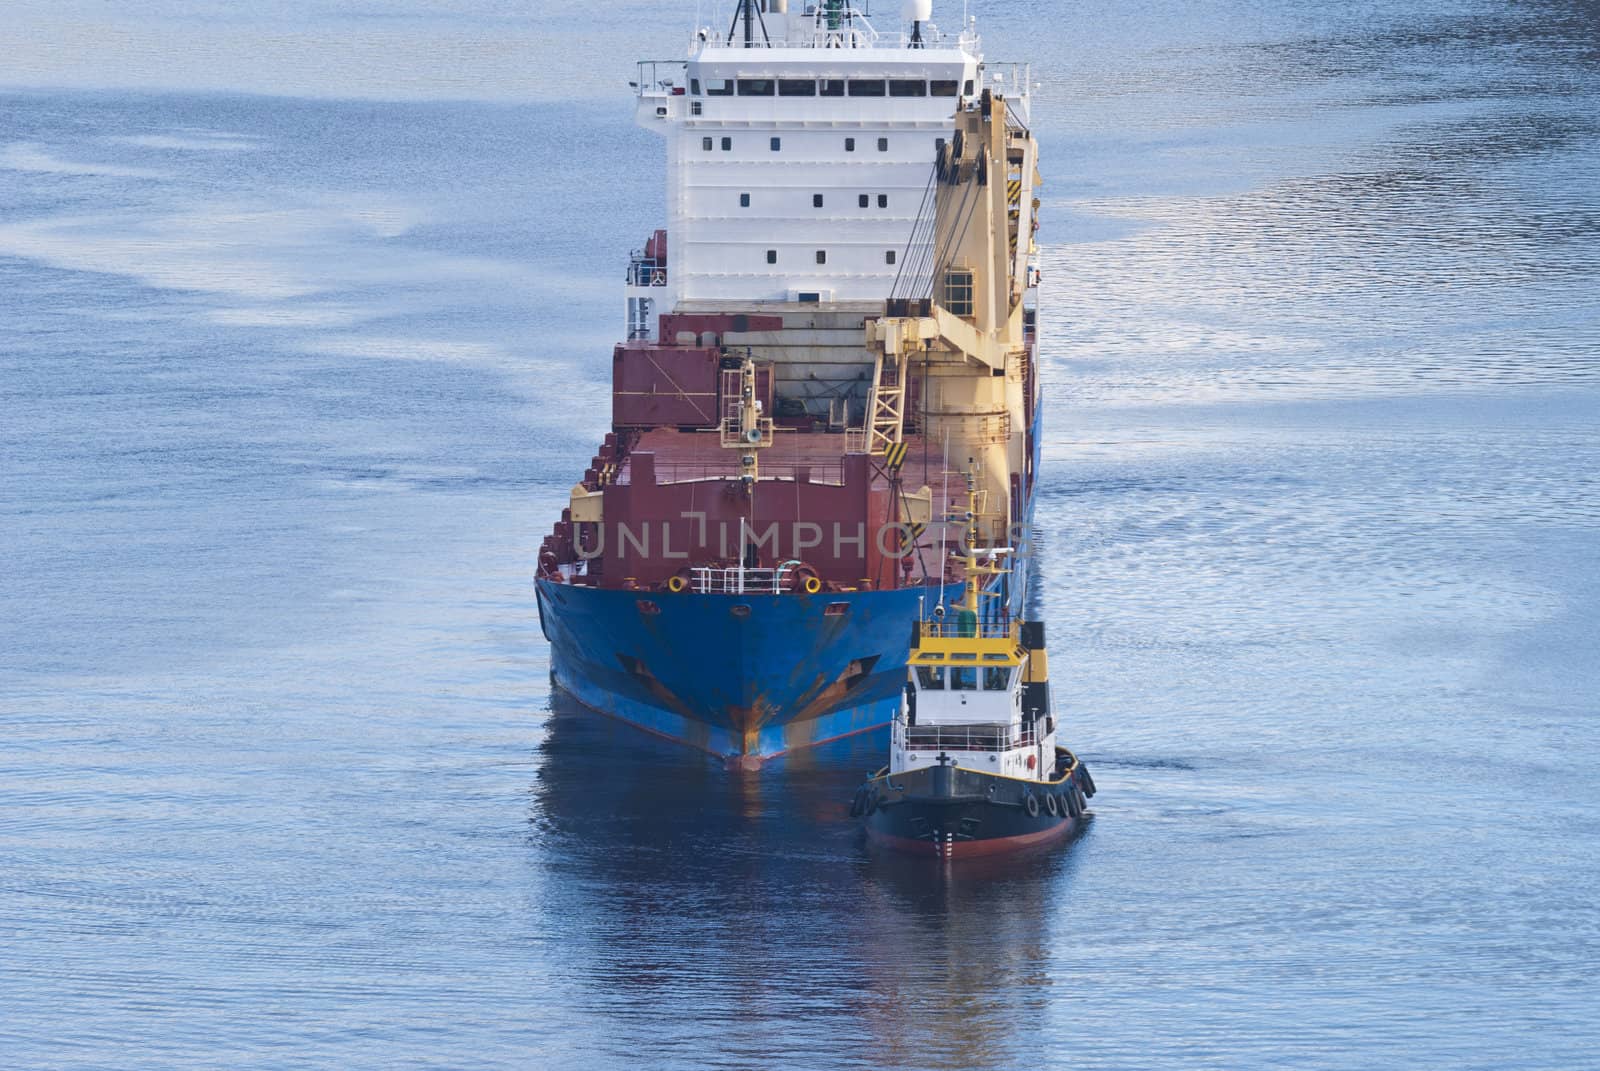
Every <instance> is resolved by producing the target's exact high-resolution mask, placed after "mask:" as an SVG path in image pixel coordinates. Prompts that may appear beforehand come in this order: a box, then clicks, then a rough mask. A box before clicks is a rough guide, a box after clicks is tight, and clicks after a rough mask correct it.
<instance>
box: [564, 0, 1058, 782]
mask: <svg viewBox="0 0 1600 1071" xmlns="http://www.w3.org/2000/svg"><path fill="white" fill-rule="evenodd" d="M931 7H932V5H931V3H929V2H928V0H913V2H911V3H908V4H907V5H906V7H905V9H904V11H903V12H902V14H903V16H904V18H903V20H902V21H901V22H900V23H898V24H897V25H896V26H894V27H893V28H889V27H882V26H875V25H874V24H873V23H872V21H871V20H870V19H869V17H868V14H867V13H866V12H865V11H863V10H861V8H860V7H859V6H858V5H856V4H852V3H849V2H847V0H818V2H814V3H807V4H805V5H804V6H803V7H802V6H801V5H800V4H793V5H791V4H789V3H786V2H785V0H743V2H740V3H738V4H736V5H734V6H733V8H732V10H731V12H730V13H729V15H730V18H729V21H728V23H727V25H726V26H725V27H723V26H721V25H720V24H719V25H713V26H702V27H700V28H698V29H696V30H695V31H693V34H692V36H691V40H690V44H689V50H688V54H687V59H678V60H647V61H643V62H641V63H640V64H639V65H638V71H639V74H638V78H637V80H636V81H635V82H634V83H633V88H634V91H635V98H636V105H635V106H636V119H637V121H638V122H639V123H640V124H642V125H643V126H644V127H645V128H647V129H649V130H653V131H656V132H657V133H659V134H660V135H661V136H662V137H663V139H664V140H665V143H666V159H665V167H664V171H665V182H666V219H665V220H664V223H665V226H663V227H662V228H661V229H659V230H656V231H655V232H654V233H653V234H652V235H650V236H649V237H648V239H647V240H646V241H645V242H644V243H643V245H642V247H641V248H639V249H638V250H636V251H635V252H634V254H633V255H632V256H631V258H630V261H629V264H628V267H627V275H626V281H625V286H624V296H625V309H626V323H625V327H626V338H625V340H624V341H622V342H620V343H619V344H618V345H617V346H616V347H615V349H614V351H613V353H612V397H611V401H612V408H611V427H610V430H609V431H608V432H606V433H605V434H604V436H603V441H602V442H601V443H600V446H599V449H598V450H597V451H596V453H595V455H594V458H593V460H592V462H591V464H590V466H589V468H588V471H586V472H585V473H584V474H583V478H582V480H581V481H579V482H578V483H577V484H576V485H575V486H574V487H573V488H572V490H571V495H570V501H569V502H568V504H567V506H566V508H564V509H563V510H562V513H561V517H560V519H559V521H558V522H556V523H555V525H554V527H553V529H552V531H551V532H550V534H549V535H548V536H547V537H546V538H545V539H544V541H543V543H542V545H541V546H540V548H539V552H538V565H537V577H536V586H537V599H538V611H539V619H540V624H541V628H542V629H543V632H544V635H545V637H546V638H547V639H548V641H549V643H550V645H551V652H552V657H551V666H552V674H553V677H554V679H555V682H556V684H557V685H558V686H559V687H561V688H563V689H564V690H566V691H567V692H569V693H570V694H571V695H572V696H573V697H574V698H576V699H577V700H578V701H579V702H581V703H582V704H584V705H585V706H587V707H590V708H592V709H594V710H597V711H600V712H602V713H604V714H609V715H612V716H615V717H617V718H621V719H623V720H625V721H628V722H630V723H632V724H634V725H636V726H638V727H640V728H641V729H644V730H647V731H650V732H654V733H658V734H662V735H665V736H668V737H671V738H673V739H675V740H678V741H681V742H683V743H685V744H688V745H691V746H694V747H698V748H701V749H704V750H706V751H708V752H711V753H713V754H715V755H718V756H722V757H724V758H727V759H729V760H731V761H733V762H735V763H738V764H743V765H745V766H751V767H753V766H758V765H759V764H760V762H761V760H763V759H765V758H770V757H772V756H775V755H779V754H782V753H784V752H787V751H791V750H794V749H797V748H804V747H808V746H811V745H814V744H817V743H820V742H822V741H825V740H830V739H833V738H836V737H840V736H845V735H848V734H851V733H855V732H860V731H863V730H867V729H872V728H876V727H880V726H883V725H885V724H887V723H889V722H890V721H891V720H892V719H893V718H894V717H895V715H896V713H897V712H898V711H899V709H900V703H901V689H902V684H903V682H904V680H905V674H906V658H907V654H908V651H909V648H910V640H911V635H912V626H913V624H914V623H915V622H916V621H917V620H918V619H919V618H920V617H921V616H922V615H923V614H925V613H926V612H929V610H930V608H933V607H938V606H942V605H945V604H947V603H951V602H953V601H954V600H955V599H956V598H958V597H960V594H961V591H962V586H961V585H962V583H963V580H964V575H965V573H964V562H965V558H964V557H963V555H962V554H961V553H957V552H956V547H957V545H958V543H959V541H960V540H961V539H963V538H965V537H966V535H965V534H966V533H967V532H969V531H971V532H975V533H977V538H978V539H980V540H981V541H982V542H983V543H984V544H986V545H992V546H1002V545H1003V546H1021V545H1023V544H1024V543H1025V541H1026V534H1027V529H1028V526H1029V524H1030V522H1031V515H1032V508H1033V496H1034V486H1035V481H1036V478H1037V471H1038V461H1039V420H1040V381H1039V375H1038V363H1037V358H1036V354H1037V344H1038V343H1037V339H1038V332H1037V322H1038V321H1037V294H1038V282H1039V274H1038V270H1037V268H1036V266H1035V264H1036V253H1037V247H1036V243H1035V238H1034V232H1035V230H1036V228H1037V222H1036V220H1037V209H1038V205H1039V201H1038V199H1037V192H1038V188H1039V183H1040V179H1039V173H1038V170H1037V145H1036V143H1035V140H1034V137H1033V134H1032V132H1031V130H1030V128H1029V111H1028V109H1029V93H1030V84H1029V81H1028V79H1029V72H1028V68H1027V67H1026V66H1025V65H1017V64H1011V65H999V64H993V63H989V62H987V61H986V60H985V59H984V58H983V54H982V51H981V47H980V39H979V37H978V34H977V31H976V25H975V22H974V21H973V20H970V19H968V20H967V21H965V22H964V23H963V24H962V25H961V26H960V27H959V29H958V30H956V31H954V32H948V31H942V30H940V29H939V27H938V26H937V25H936V24H935V23H934V22H933V21H932V11H931ZM969 463H970V467H971V469H972V471H973V472H974V473H975V474H976V475H975V479H976V488H975V491H976V494H975V507H974V508H973V509H972V510H971V512H972V513H973V516H972V517H971V518H970V519H969V518H967V517H966V516H965V514H966V513H967V512H968V510H967V507H966V503H965V500H964V498H963V499H962V501H960V502H957V501H955V500H953V499H951V498H950V492H951V481H952V477H954V479H955V480H956V482H957V484H958V485H959V484H961V481H962V479H963V477H962V472H963V471H964V470H965V469H966V468H967V467H968V465H969ZM953 469H954V471H952V470H953ZM952 522H953V523H952ZM1026 587H1027V575H1026V570H1025V569H1023V570H1017V571H1014V572H1007V573H1004V574H997V575H995V576H992V577H988V578H986V582H985V588H984V593H983V607H984V608H983V617H984V619H985V620H986V621H993V622H998V623H1004V622H1009V621H1010V620H1012V619H1013V618H1014V617H1015V616H1016V615H1017V614H1018V613H1019V611H1020V608H1021V606H1022V601H1023V599H1024V598H1025V595H1026Z"/></svg>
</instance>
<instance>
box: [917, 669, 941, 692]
mask: <svg viewBox="0 0 1600 1071" xmlns="http://www.w3.org/2000/svg"><path fill="white" fill-rule="evenodd" d="M917 685H918V687H920V688H921V689H922V690H923V691H924V692H942V691H944V670H943V669H942V668H940V667H938V666H918V667H917Z"/></svg>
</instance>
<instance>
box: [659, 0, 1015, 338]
mask: <svg viewBox="0 0 1600 1071" xmlns="http://www.w3.org/2000/svg"><path fill="white" fill-rule="evenodd" d="M931 6H932V5H931V4H925V5H923V8H924V10H912V11H911V12H910V13H911V14H922V15H928V14H930V12H929V11H927V10H925V9H926V8H931ZM807 7H808V9H807V10H806V11H805V12H804V13H801V12H795V11H790V10H788V5H787V4H786V3H784V2H783V0H762V2H759V3H758V2H757V0H748V2H745V3H741V4H739V5H737V10H736V12H735V14H734V17H733V19H732V22H731V24H730V25H729V26H728V27H727V29H726V30H725V31H723V30H720V29H719V28H717V27H710V26H708V27H702V28H700V29H699V30H698V31H696V33H695V35H694V39H693V41H692V43H691V48H690V54H689V57H688V59H686V60H674V61H663V60H652V61H645V62H644V63H641V64H640V65H639V76H638V79H637V80H636V82H635V88H636V91H637V119H638V122H639V123H640V125H642V126H644V127H645V128H647V129H650V130H654V131H656V132H658V133H660V134H662V135H663V137H665V139H666V141H667V175H666V179H667V199H666V202H667V212H668V221H667V227H666V231H667V235H668V236H670V243H664V244H666V246H667V252H666V256H665V258H664V260H662V261H661V262H660V263H659V265H657V264H656V263H654V262H653V263H652V265H651V271H650V272H649V274H648V276H647V277H640V278H634V277H630V280H629V282H630V284H631V285H630V292H629V298H630V303H629V336H630V337H634V338H652V337H653V335H652V331H653V329H654V325H653V323H652V322H651V321H652V320H653V319H654V318H655V314H659V313H661V312H667V311H677V310H688V309H690V308H707V307H708V306H715V307H731V305H730V303H749V302H786V303H806V304H812V303H814V304H818V305H823V306H830V305H832V306H837V307H839V308H841V309H846V310H850V311H854V307H855V306H858V305H861V304H863V303H865V305H866V308H868V309H870V308H872V307H873V306H875V305H877V304H878V303H881V302H882V301H884V300H885V299H886V298H887V297H889V296H890V290H891V289H892V287H893V285H894V282H895V278H896V276H897V274H898V273H899V271H900V267H901V264H902V262H903V260H904V259H905V258H906V256H907V249H906V244H907V237H908V235H910V234H911V233H912V231H913V228H914V226H915V224H916V222H917V219H918V215H919V211H920V210H921V208H922V207H923V201H924V197H925V195H926V194H927V191H928V189H929V188H930V176H931V166H932V162H933V160H934V157H935V154H936V151H937V143H938V141H939V139H940V138H947V137H949V134H950V130H951V126H952V123H953V117H954V115H955V112H956V110H957V108H958V106H959V103H960V101H961V100H962V99H967V100H970V99H972V98H973V97H974V96H975V95H976V94H978V93H981V92H982V90H984V89H985V88H991V89H994V90H996V91H1000V90H1002V89H1003V90H1004V91H1005V92H1006V93H1007V94H1008V95H1009V96H1010V97H1011V99H1012V100H1013V101H1014V102H1015V103H1014V104H1013V108H1023V109H1025V108H1026V101H1027V92H1028V88H1029V87H1028V82H1027V77H1028V75H1027V71H1026V69H1025V68H1011V67H1009V66H1008V67H1006V68H1005V69H995V70H990V69H989V68H988V67H987V66H986V65H985V63H984V61H983V58H982V55H981V53H980V51H979V40H978V36H977V34H976V32H975V30H973V29H972V27H971V26H970V25H968V26H966V27H963V28H962V30H961V32H958V33H945V32H941V31H940V30H939V29H938V27H936V26H935V25H934V24H933V23H932V22H930V21H927V20H926V19H917V20H913V21H911V22H909V23H908V24H906V25H904V26H903V27H900V26H897V27H896V28H895V29H894V30H893V31H880V30H879V29H877V28H875V27H874V26H873V25H872V23H871V22H870V21H869V20H868V18H867V17H866V16H865V15H864V14H863V13H862V12H861V11H859V10H858V9H857V7H855V6H852V5H850V4H847V3H844V2H840V0H824V2H820V3H812V4H809V5H808V6H807ZM915 7H916V5H913V8H915Z"/></svg>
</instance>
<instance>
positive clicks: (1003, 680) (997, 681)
mask: <svg viewBox="0 0 1600 1071" xmlns="http://www.w3.org/2000/svg"><path fill="white" fill-rule="evenodd" d="M1010 687H1011V670H1010V668H1008V667H1002V666H985V667H983V690H984V691H986V692H1003V691H1005V690H1006V689H1007V688H1010Z"/></svg>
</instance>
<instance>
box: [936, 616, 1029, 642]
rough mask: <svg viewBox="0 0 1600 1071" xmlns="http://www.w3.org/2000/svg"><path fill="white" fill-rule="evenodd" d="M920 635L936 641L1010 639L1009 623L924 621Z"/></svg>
mask: <svg viewBox="0 0 1600 1071" xmlns="http://www.w3.org/2000/svg"><path fill="white" fill-rule="evenodd" d="M922 635H924V636H927V637H929V638H931V639H936V640H1006V639H1010V638H1011V622H1009V621H979V622H977V623H973V622H970V621H969V622H967V623H966V624H962V623H961V622H959V621H950V620H945V621H924V622H923V623H922Z"/></svg>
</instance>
